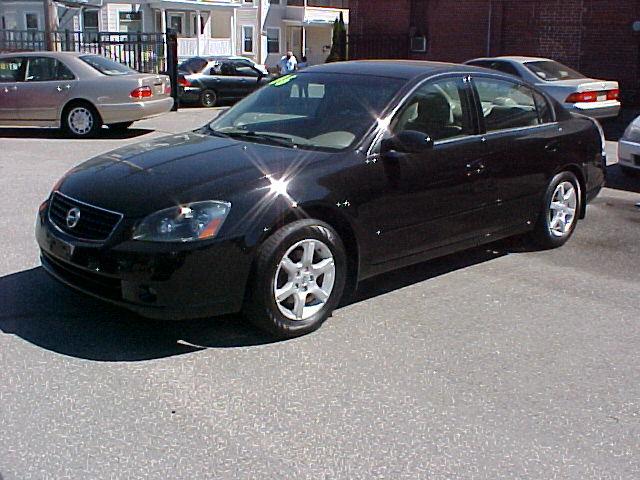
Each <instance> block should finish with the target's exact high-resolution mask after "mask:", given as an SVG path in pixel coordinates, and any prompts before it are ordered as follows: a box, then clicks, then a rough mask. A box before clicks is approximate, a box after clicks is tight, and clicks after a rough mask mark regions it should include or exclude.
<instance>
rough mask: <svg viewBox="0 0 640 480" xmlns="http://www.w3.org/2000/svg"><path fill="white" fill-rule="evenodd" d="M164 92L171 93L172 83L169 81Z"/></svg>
mask: <svg viewBox="0 0 640 480" xmlns="http://www.w3.org/2000/svg"><path fill="white" fill-rule="evenodd" d="M164 94H165V95H171V84H170V83H168V84H166V85H165V86H164Z"/></svg>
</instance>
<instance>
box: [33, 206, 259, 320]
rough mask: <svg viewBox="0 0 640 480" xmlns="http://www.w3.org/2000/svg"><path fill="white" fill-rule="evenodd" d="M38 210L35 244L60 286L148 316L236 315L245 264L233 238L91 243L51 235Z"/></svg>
mask: <svg viewBox="0 0 640 480" xmlns="http://www.w3.org/2000/svg"><path fill="white" fill-rule="evenodd" d="M46 211H47V209H46V208H43V209H42V210H41V211H40V213H39V215H38V220H37V223H36V240H37V242H38V245H39V246H40V250H41V262H42V266H43V268H44V269H45V270H46V271H47V272H48V273H50V274H51V275H52V276H53V277H55V278H56V279H58V280H59V281H61V282H62V283H64V284H66V285H68V286H70V287H72V288H74V289H76V290H79V291H81V292H83V293H85V294H88V295H91V296H93V297H97V298H99V299H101V300H104V301H107V302H110V303H113V304H116V305H118V306H121V307H124V308H126V309H128V310H131V311H133V312H135V313H138V314H140V315H142V316H144V317H148V318H155V319H163V320H183V319H189V318H203V317H211V316H215V315H222V314H227V313H235V312H238V311H240V309H241V307H242V302H243V299H244V292H245V288H246V283H247V278H248V275H249V269H250V266H251V259H252V257H251V252H250V251H248V249H246V248H244V247H243V244H242V241H241V240H239V239H236V240H225V239H216V240H212V241H209V242H206V243H203V244H195V243H192V244H162V243H154V242H137V241H133V240H129V241H124V242H121V243H118V244H116V245H108V244H104V245H103V244H92V243H87V242H81V241H78V240H76V239H74V238H73V237H70V236H68V235H66V234H64V233H63V232H60V231H59V230H57V229H56V228H55V227H53V226H52V225H51V223H50V220H49V219H48V218H47V215H46ZM119 228H120V227H119Z"/></svg>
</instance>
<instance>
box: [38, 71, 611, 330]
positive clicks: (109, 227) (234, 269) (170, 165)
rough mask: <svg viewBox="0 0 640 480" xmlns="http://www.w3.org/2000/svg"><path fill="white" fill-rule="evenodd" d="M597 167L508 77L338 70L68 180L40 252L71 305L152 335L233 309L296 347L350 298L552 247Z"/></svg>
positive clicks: (49, 209) (538, 98)
mask: <svg viewBox="0 0 640 480" xmlns="http://www.w3.org/2000/svg"><path fill="white" fill-rule="evenodd" d="M604 167H605V151H604V139H603V136H602V131H601V129H600V127H599V126H598V124H597V122H595V121H594V120H591V119H589V118H586V117H582V116H577V115H574V114H571V113H569V112H567V111H565V110H564V109H563V108H562V107H561V106H560V105H558V104H557V103H556V102H554V101H553V100H552V99H551V98H549V97H548V96H546V95H545V94H543V93H541V92H539V91H538V90H536V89H535V88H533V87H531V86H530V85H527V84H524V83H521V82H520V81H519V80H517V79H516V78H513V77H510V76H505V75H503V74H500V73H496V72H491V71H488V70H484V69H480V68H475V67H467V66H461V65H450V64H438V63H423V62H408V61H406V62H402V61H393V62H385V61H371V62H345V63H334V64H329V65H322V66H318V67H313V68H309V69H307V70H305V71H303V72H300V73H298V74H297V75H289V76H284V77H281V78H279V79H278V80H277V81H273V82H271V83H270V84H269V85H268V86H267V87H265V88H262V89H260V90H259V91H258V92H256V93H255V94H253V95H251V96H249V97H248V98H246V99H245V100H243V101H241V102H240V103H238V104H237V105H236V106H234V107H233V108H231V109H230V110H229V111H228V112H227V113H226V114H224V115H222V116H221V117H220V118H218V119H216V120H215V121H214V122H213V123H212V124H211V125H208V126H206V127H204V128H202V129H201V130H200V131H198V132H193V133H185V134H182V135H174V136H171V137H166V138H161V139H158V140H154V141H152V142H147V143H142V144H138V145H134V146H128V147H124V148H122V149H119V150H115V151H113V152H111V153H107V154H104V155H101V156H98V157H96V158H94V159H93V160H90V161H88V162H86V163H84V164H82V165H80V166H78V167H77V168H74V169H73V170H72V171H70V172H69V173H68V174H67V175H66V176H65V177H63V178H62V179H61V180H60V181H59V183H58V184H57V185H56V186H55V188H54V189H53V191H52V193H51V195H50V197H49V198H48V199H47V200H46V201H45V202H44V203H43V204H42V206H41V207H40V212H39V215H38V221H37V233H36V235H37V240H38V243H39V245H40V248H41V252H42V257H41V258H42V265H43V266H44V268H45V269H46V270H47V271H48V272H50V273H51V274H52V275H53V276H54V277H56V278H57V279H59V280H60V281H62V282H64V283H66V284H68V285H70V286H72V287H74V288H76V289H78V290H81V291H83V292H86V293H88V294H91V295H94V296H97V297H99V298H102V299H105V300H109V301H111V302H113V303H116V304H118V305H122V306H124V307H126V308H128V309H131V310H133V311H136V312H139V313H140V314H142V315H144V316H148V317H154V318H165V319H186V318H193V317H205V316H212V315H217V314H223V313H230V312H238V311H242V312H243V313H244V314H245V316H246V317H247V318H248V319H250V320H251V321H253V322H255V323H256V324H257V325H259V326H260V327H262V328H265V329H267V330H268V331H270V332H273V333H274V334H276V335H279V336H282V337H290V336H295V335H300V334H304V333H307V332H310V331H312V330H314V329H316V328H318V327H319V326H320V325H321V324H322V323H323V322H324V321H325V319H326V318H327V317H328V316H329V315H330V314H331V311H332V310H333V309H334V308H336V306H337V305H338V303H339V302H340V299H341V297H342V296H343V294H344V293H345V292H346V291H347V290H349V289H351V288H353V287H354V286H355V285H356V284H357V281H358V280H361V279H364V278H367V277H371V276H374V275H377V274H380V273H383V272H386V271H388V270H391V269H395V268H399V267H402V266H405V265H409V264H412V263H416V262H422V261H425V260H427V259H431V258H434V257H437V256H441V255H445V254H448V253H451V252H453V251H457V250H461V249H466V248H469V247H473V246H477V245H479V244H482V243H486V242H492V241H495V240H497V239H499V238H503V237H507V236H511V235H516V234H521V233H525V232H529V233H530V235H531V236H532V237H533V238H534V239H535V240H536V241H537V242H538V243H539V245H541V246H542V247H544V248H551V247H558V246H560V245H562V244H564V243H565V242H566V241H567V240H568V239H569V237H570V236H571V235H572V233H573V232H574V230H575V228H576V224H577V222H578V220H579V219H581V218H584V216H585V213H586V205H587V203H588V202H589V201H590V200H591V199H593V198H594V197H595V196H596V195H597V194H598V192H599V191H600V189H601V187H602V185H603V182H604Z"/></svg>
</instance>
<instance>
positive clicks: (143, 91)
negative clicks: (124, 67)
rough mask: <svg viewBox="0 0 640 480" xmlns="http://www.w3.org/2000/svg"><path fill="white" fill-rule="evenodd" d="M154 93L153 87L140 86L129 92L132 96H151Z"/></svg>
mask: <svg viewBox="0 0 640 480" xmlns="http://www.w3.org/2000/svg"><path fill="white" fill-rule="evenodd" d="M152 95H153V91H151V87H138V88H136V89H135V90H134V91H132V92H131V93H130V94H129V96H130V97H131V98H149V97H150V96H152Z"/></svg>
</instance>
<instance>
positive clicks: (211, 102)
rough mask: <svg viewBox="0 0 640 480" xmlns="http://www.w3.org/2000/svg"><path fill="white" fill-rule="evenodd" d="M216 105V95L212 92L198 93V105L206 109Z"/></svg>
mask: <svg viewBox="0 0 640 480" xmlns="http://www.w3.org/2000/svg"><path fill="white" fill-rule="evenodd" d="M217 104H218V95H217V94H216V92H214V91H213V90H204V91H202V92H201V93H200V105H201V106H203V107H206V108H211V107H215V106H216V105H217Z"/></svg>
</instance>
